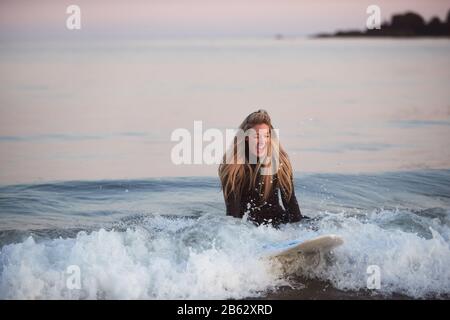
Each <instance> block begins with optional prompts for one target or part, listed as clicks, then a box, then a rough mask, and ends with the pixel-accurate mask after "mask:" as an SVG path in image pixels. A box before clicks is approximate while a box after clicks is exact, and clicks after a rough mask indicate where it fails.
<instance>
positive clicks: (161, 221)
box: [0, 33, 450, 299]
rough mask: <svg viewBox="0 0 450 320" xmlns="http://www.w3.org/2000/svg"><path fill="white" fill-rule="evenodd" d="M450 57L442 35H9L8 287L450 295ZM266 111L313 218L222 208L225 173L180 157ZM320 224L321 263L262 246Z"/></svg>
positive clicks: (5, 100)
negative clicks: (179, 140) (180, 146)
mask: <svg viewBox="0 0 450 320" xmlns="http://www.w3.org/2000/svg"><path fill="white" fill-rule="evenodd" d="M448 70H450V42H449V41H448V39H439V40H432V39H409V40H393V39H376V40H375V39H314V40H312V39H303V38H286V39H283V40H275V39H271V38H199V39H194V38H192V39H191V38H186V39H184V38H183V39H145V40H144V39H141V40H137V39H124V38H120V37H118V38H116V39H90V38H89V37H87V38H83V37H78V36H77V35H76V33H68V34H67V35H66V36H65V37H63V38H59V39H53V40H50V39H47V40H45V39H40V40H38V39H35V40H27V41H25V40H13V39H2V41H0V298H3V299H9V298H27V299H28V298H30V299H31V298H32V299H45V298H68V299H104V298H112V299H129V298H155V299H158V298H245V297H255V298H267V297H272V296H273V295H275V297H277V294H278V293H279V292H281V291H283V292H286V290H287V292H288V293H290V296H291V297H294V298H295V297H306V298H308V297H317V296H318V294H319V293H320V292H322V289H324V290H325V294H330V295H331V294H333V295H334V296H335V297H338V298H339V297H350V298H351V297H355V298H356V297H358V295H359V294H360V293H361V294H362V295H363V296H366V297H387V298H389V297H391V298H392V297H398V296H399V295H400V296H402V297H410V298H448V297H449V294H450V271H449V268H448V266H449V265H450V239H449V238H450V233H449V223H450V211H449V210H450V200H449V196H450V171H449V168H450V148H448V141H449V137H450V104H449V102H450V90H449V83H450V73H449V72H448ZM259 108H265V109H267V110H268V111H269V113H270V114H271V116H272V120H273V124H274V126H275V128H277V129H279V133H280V141H281V143H282V144H283V146H284V147H285V149H286V150H287V152H288V154H289V157H290V159H291V162H292V166H293V168H294V170H295V171H296V172H297V174H296V181H295V183H296V186H295V187H296V192H297V196H298V198H299V201H300V205H301V209H302V212H303V213H304V214H306V215H307V216H310V217H312V218H313V219H312V221H310V222H305V223H298V224H292V225H286V226H282V227H280V228H279V229H274V228H272V227H255V226H254V225H252V224H250V223H248V222H246V221H240V220H238V219H233V218H230V217H226V216H225V208H224V204H223V198H222V194H221V192H220V188H219V184H218V179H217V166H216V165H206V164H205V165H175V164H173V163H172V161H171V159H170V154H171V150H172V148H173V146H174V145H175V143H174V142H172V141H170V136H171V133H172V132H173V130H175V129H177V128H186V129H188V130H190V131H192V130H193V123H194V121H198V120H201V121H202V122H203V127H204V129H205V130H206V129H207V128H217V129H219V130H225V129H235V128H236V127H237V126H238V125H239V124H240V122H241V121H242V120H243V119H244V117H245V116H246V115H248V114H249V113H250V112H252V111H255V110H256V109H259ZM181 177H186V178H181ZM327 233H335V234H339V235H341V236H342V237H343V238H344V240H345V244H344V245H343V246H341V247H339V248H337V249H336V250H335V252H334V253H333V255H332V256H331V257H330V259H331V260H330V263H328V264H322V265H320V266H319V267H317V268H315V269H311V270H304V272H302V273H301V274H292V275H285V274H283V273H282V272H281V270H280V266H279V265H278V266H277V265H276V264H275V265H274V264H273V263H269V262H268V261H267V260H264V259H260V257H261V254H262V252H261V250H262V248H263V247H264V246H265V245H267V244H268V243H273V242H278V241H286V240H291V239H308V238H311V237H315V236H318V235H321V234H327ZM370 265H377V266H379V268H380V276H381V288H380V289H379V290H368V289H367V277H368V274H367V267H368V266H370ZM70 266H77V267H78V268H79V270H80V272H81V276H80V279H81V287H80V289H69V288H68V287H67V280H68V279H69V278H70V274H69V273H68V268H69V270H72V269H70ZM317 282H319V283H321V284H322V285H321V286H319V287H320V289H317V288H318V287H317V286H315V285H313V284H315V283H317ZM278 297H280V296H278Z"/></svg>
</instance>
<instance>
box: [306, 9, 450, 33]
mask: <svg viewBox="0 0 450 320" xmlns="http://www.w3.org/2000/svg"><path fill="white" fill-rule="evenodd" d="M311 37H312V38H395V39H398V38H406V39H416V38H433V39H435V38H438V39H439V38H440V39H446V38H450V10H449V11H448V13H447V18H446V20H445V21H441V20H440V19H439V18H438V17H433V18H431V19H430V21H428V22H426V21H425V19H424V18H423V17H422V16H421V15H419V14H417V13H414V12H406V13H404V14H396V15H393V16H392V19H391V21H390V22H384V23H382V24H381V26H380V29H366V30H364V31H360V30H338V31H336V32H334V33H319V34H315V35H312V36H311Z"/></svg>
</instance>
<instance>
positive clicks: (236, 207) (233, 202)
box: [224, 192, 243, 218]
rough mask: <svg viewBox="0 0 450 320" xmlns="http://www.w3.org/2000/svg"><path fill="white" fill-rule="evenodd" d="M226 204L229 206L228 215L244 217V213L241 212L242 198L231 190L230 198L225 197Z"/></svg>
mask: <svg viewBox="0 0 450 320" xmlns="http://www.w3.org/2000/svg"><path fill="white" fill-rule="evenodd" d="M224 199H225V206H226V208H227V216H233V217H235V218H242V216H243V213H242V212H241V199H240V197H239V196H237V195H236V193H234V192H231V193H230V194H229V195H228V198H227V197H225V193H224Z"/></svg>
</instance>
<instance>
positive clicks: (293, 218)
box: [286, 178, 304, 222]
mask: <svg viewBox="0 0 450 320" xmlns="http://www.w3.org/2000/svg"><path fill="white" fill-rule="evenodd" d="M291 179H292V180H291V181H292V194H291V198H290V199H289V201H288V202H287V204H286V206H287V208H286V209H287V212H288V215H289V216H288V220H289V221H288V222H297V221H300V220H301V219H303V218H304V216H303V215H302V213H301V211H300V207H299V205H298V201H297V197H296V196H295V188H294V179H293V178H291Z"/></svg>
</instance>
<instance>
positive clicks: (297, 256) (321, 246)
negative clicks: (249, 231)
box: [263, 234, 344, 274]
mask: <svg viewBox="0 0 450 320" xmlns="http://www.w3.org/2000/svg"><path fill="white" fill-rule="evenodd" d="M343 243H344V240H343V239H342V238H341V237H340V236H337V235H334V234H327V235H323V236H320V237H317V238H313V239H309V240H293V241H285V242H280V243H274V244H269V245H266V246H265V247H264V248H263V257H264V258H266V259H270V260H274V261H278V262H279V263H281V268H282V271H283V272H284V273H286V274H293V273H298V272H303V271H306V270H307V269H308V268H315V267H318V266H319V265H320V263H321V262H323V260H324V259H323V258H324V256H326V255H327V254H328V253H329V252H331V251H332V250H333V249H334V248H336V247H338V246H340V245H341V244H343Z"/></svg>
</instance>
